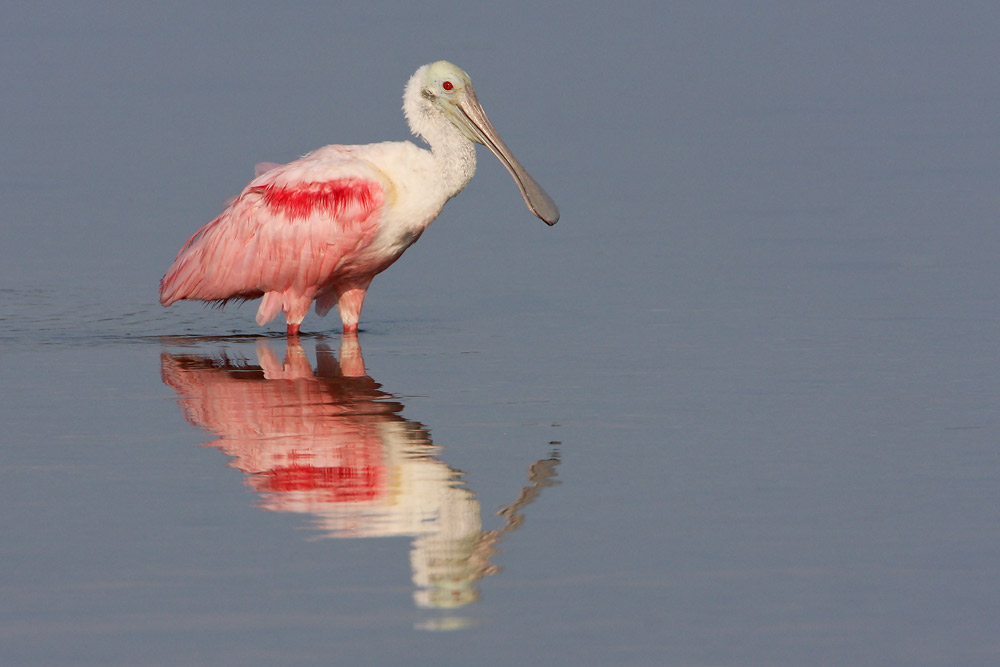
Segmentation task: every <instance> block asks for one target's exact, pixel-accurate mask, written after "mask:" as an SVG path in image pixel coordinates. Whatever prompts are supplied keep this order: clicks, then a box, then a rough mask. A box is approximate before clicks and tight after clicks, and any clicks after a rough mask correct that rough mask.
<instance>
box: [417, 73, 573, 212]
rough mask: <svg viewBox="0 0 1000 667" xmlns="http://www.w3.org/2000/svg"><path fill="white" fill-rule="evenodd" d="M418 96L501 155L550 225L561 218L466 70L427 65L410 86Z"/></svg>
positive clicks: (530, 204) (526, 198) (468, 135)
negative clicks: (493, 118) (489, 113)
mask: <svg viewBox="0 0 1000 667" xmlns="http://www.w3.org/2000/svg"><path fill="white" fill-rule="evenodd" d="M418 96H419V104H421V105H422V106H424V108H425V109H426V111H427V112H429V113H431V114H433V115H438V114H440V115H441V116H443V118H445V119H447V121H449V122H450V123H451V124H452V125H454V126H455V127H456V128H458V130H459V131H460V132H461V133H462V134H463V135H465V137H466V138H467V139H469V140H470V141H474V142H476V143H479V144H482V145H484V146H486V147H487V148H489V149H490V150H491V151H492V152H493V154H494V155H496V156H497V158H498V159H499V160H500V162H501V163H503V165H504V166H505V167H506V168H507V171H509V172H510V175H511V176H513V177H514V182H515V183H516V184H517V188H518V190H520V191H521V196H522V197H523V198H524V203H525V204H527V205H528V208H529V209H530V210H531V212H532V213H534V214H535V215H536V216H538V217H539V218H540V219H541V220H543V221H544V222H546V223H547V224H549V225H554V224H556V222H558V221H559V209H558V208H557V207H556V204H555V202H554V201H552V198H551V197H549V195H548V193H547V192H545V190H544V189H543V188H542V186H540V185H539V184H538V183H537V182H536V181H535V179H533V178H532V177H531V175H530V174H529V173H528V172H527V170H526V169H525V168H524V167H523V166H522V165H521V163H520V162H518V161H517V158H515V157H514V154H513V153H511V151H510V149H509V148H507V145H506V144H504V142H503V140H502V139H501V138H500V135H499V133H498V132H497V130H496V128H495V127H493V123H491V122H490V119H489V118H487V116H486V112H485V111H484V110H483V107H482V105H481V104H480V103H479V100H478V99H477V98H476V90H475V88H473V86H472V80H471V79H470V78H469V75H468V74H466V73H465V71H464V70H462V69H461V68H460V67H458V66H456V65H454V64H452V63H450V62H448V61H446V60H439V61H437V62H435V63H431V64H430V65H424V66H423V67H421V68H420V69H419V70H417V73H416V74H415V75H414V77H413V79H411V80H410V85H409V86H407V93H406V97H407V100H408V102H409V100H411V99H413V100H414V101H416V98H418ZM404 108H405V107H404ZM407 111H408V112H409V111H410V110H409V109H408V110H407Z"/></svg>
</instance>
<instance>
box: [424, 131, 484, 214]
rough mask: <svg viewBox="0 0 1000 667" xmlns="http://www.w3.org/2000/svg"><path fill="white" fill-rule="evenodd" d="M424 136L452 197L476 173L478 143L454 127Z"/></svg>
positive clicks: (446, 188) (449, 196)
mask: <svg viewBox="0 0 1000 667" xmlns="http://www.w3.org/2000/svg"><path fill="white" fill-rule="evenodd" d="M443 129H444V131H442V132H437V133H433V132H432V134H433V135H436V136H431V137H429V136H426V135H425V136H424V139H425V140H426V141H427V143H428V144H429V145H430V147H431V155H433V156H434V161H435V162H436V163H437V165H438V168H439V169H440V170H441V174H442V176H443V177H444V187H445V191H446V192H447V195H448V198H449V199H451V198H452V197H454V196H455V195H457V194H458V193H459V192H461V191H462V189H463V188H465V186H466V185H467V184H468V183H469V181H470V180H471V179H472V175H473V174H475V173H476V145H475V144H474V143H472V142H471V141H469V140H468V139H467V138H466V137H465V136H464V135H463V134H462V133H461V132H459V131H458V130H457V129H455V128H453V127H448V128H443Z"/></svg>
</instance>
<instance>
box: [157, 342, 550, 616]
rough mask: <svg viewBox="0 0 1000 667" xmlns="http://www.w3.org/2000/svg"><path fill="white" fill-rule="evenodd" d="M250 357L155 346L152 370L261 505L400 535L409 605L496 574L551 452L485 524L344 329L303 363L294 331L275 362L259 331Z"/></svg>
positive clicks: (454, 603)
mask: <svg viewBox="0 0 1000 667" xmlns="http://www.w3.org/2000/svg"><path fill="white" fill-rule="evenodd" d="M256 355H257V358H258V361H259V365H252V364H250V363H248V362H247V361H246V360H243V359H230V358H229V357H228V356H226V355H225V354H224V353H223V354H216V355H204V354H191V353H183V354H173V353H167V352H165V353H163V354H162V356H161V368H162V375H163V381H164V382H165V383H166V384H168V385H170V386H171V387H172V388H173V389H174V390H175V391H176V392H177V394H178V396H179V397H180V399H179V402H180V405H181V407H182V409H183V411H184V415H185V417H186V418H187V420H188V421H189V422H191V423H192V424H194V425H195V426H198V427H200V428H203V429H205V430H207V431H210V432H212V433H214V434H216V435H217V436H218V437H219V438H218V440H215V441H213V442H211V443H208V444H209V445H211V446H213V447H218V448H219V449H221V450H222V451H223V452H225V453H226V454H227V455H229V456H230V457H232V461H231V465H232V466H234V467H236V468H238V469H239V470H241V471H243V472H244V473H245V474H246V476H247V477H246V481H247V484H249V485H250V486H251V487H252V488H253V489H254V490H255V491H257V492H258V493H259V494H260V506H261V507H262V508H264V509H266V510H270V511H275V512H296V513H302V514H308V515H310V516H311V517H312V518H313V522H314V525H315V528H316V529H317V530H318V531H320V532H321V534H322V535H323V536H326V537H335V538H348V537H354V538H362V537H382V536H401V535H405V536H410V537H412V538H413V542H412V548H411V551H410V562H411V566H412V571H413V582H414V585H415V592H414V599H415V601H416V603H417V605H418V606H421V607H433V608H442V609H443V608H454V607H460V606H463V605H466V604H469V603H470V602H473V601H475V600H477V599H478V598H479V591H478V588H477V586H476V583H477V582H478V580H479V579H481V578H482V577H484V576H486V575H489V574H495V573H496V572H498V571H499V570H498V568H497V567H496V566H494V565H493V564H492V562H491V558H492V557H493V555H494V554H495V553H496V550H497V543H498V542H499V540H500V539H501V538H502V537H503V535H504V534H505V533H506V532H508V531H511V530H514V529H516V528H517V527H518V525H520V522H521V520H522V515H521V510H522V509H523V508H524V507H525V506H526V505H528V504H529V503H531V502H532V501H533V500H534V499H535V498H536V497H537V496H538V494H539V492H540V490H541V489H542V488H544V487H546V486H551V485H553V484H556V483H557V482H556V481H555V469H556V466H557V465H558V463H559V459H558V454H557V452H555V451H553V452H552V453H551V454H550V455H549V457H548V458H546V459H542V460H539V461H536V462H535V463H534V464H532V465H531V466H530V470H529V477H528V483H527V485H526V486H524V488H522V490H521V492H520V495H519V496H518V498H517V499H516V500H515V501H514V502H513V503H511V504H510V505H508V506H507V507H505V508H504V509H502V510H500V512H499V515H500V516H501V517H502V519H503V524H502V526H501V527H500V528H499V529H496V530H491V531H484V530H483V526H482V521H481V519H480V504H479V501H478V500H477V499H476V495H475V493H473V492H472V491H470V490H469V489H467V488H466V487H465V486H464V485H463V484H462V482H461V474H460V473H459V472H458V471H456V470H453V469H451V468H449V467H448V466H447V465H445V464H444V463H442V462H441V461H440V460H439V459H438V458H437V456H436V455H437V454H439V453H440V448H439V447H436V446H434V445H433V444H432V442H431V437H430V433H429V432H428V430H427V429H426V428H424V426H423V425H421V424H419V423H417V422H414V421H411V420H408V419H406V418H404V417H403V416H402V415H401V414H400V413H401V412H402V410H403V404H402V403H400V402H399V401H398V400H395V399H394V397H393V396H392V395H390V394H388V393H386V392H384V391H382V389H381V385H379V384H378V383H377V382H375V381H374V380H372V379H371V378H370V377H368V375H366V373H365V366H364V360H363V359H362V357H361V348H360V346H359V344H358V339H357V337H355V336H345V337H344V338H343V341H342V343H341V346H340V354H339V359H338V358H337V356H336V355H334V353H333V351H332V350H331V349H330V348H329V347H328V346H327V345H326V344H324V343H320V344H318V345H317V346H316V360H317V364H316V367H317V370H316V371H315V372H314V371H313V368H312V366H311V364H310V362H309V359H308V357H307V355H306V352H305V350H303V348H302V346H301V345H300V344H299V342H298V341H297V340H295V339H292V340H290V341H289V343H288V347H287V349H286V352H285V358H284V360H283V361H282V360H281V359H279V357H278V356H277V355H276V354H275V352H274V349H273V348H272V347H271V344H270V343H269V342H268V341H267V340H265V339H259V340H257V342H256Z"/></svg>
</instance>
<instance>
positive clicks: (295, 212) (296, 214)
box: [251, 179, 381, 220]
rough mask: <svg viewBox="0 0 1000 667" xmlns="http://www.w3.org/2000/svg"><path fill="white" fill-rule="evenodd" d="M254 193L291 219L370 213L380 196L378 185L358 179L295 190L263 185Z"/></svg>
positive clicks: (296, 186) (315, 184)
mask: <svg viewBox="0 0 1000 667" xmlns="http://www.w3.org/2000/svg"><path fill="white" fill-rule="evenodd" d="M251 192H254V193H259V194H261V195H263V198H264V203H265V204H267V205H268V206H269V207H270V208H271V209H273V210H274V211H276V212H280V213H283V214H284V215H285V216H286V217H288V218H290V219H292V220H295V219H298V218H306V217H309V216H310V215H312V214H313V213H323V214H326V215H331V216H336V215H340V214H342V213H343V212H344V211H347V210H349V209H359V210H362V211H371V210H372V209H373V208H374V207H375V206H376V205H377V204H376V202H377V201H378V199H380V195H381V190H380V189H379V188H378V186H377V185H374V184H373V183H370V182H368V181H361V180H356V179H345V180H337V181H325V182H321V183H298V184H296V185H295V186H292V187H288V186H277V185H264V186H260V187H256V188H253V189H252V190H251Z"/></svg>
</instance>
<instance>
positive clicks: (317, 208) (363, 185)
mask: <svg viewBox="0 0 1000 667" xmlns="http://www.w3.org/2000/svg"><path fill="white" fill-rule="evenodd" d="M403 112H404V114H405V116H406V119H407V121H408V122H409V125H410V129H411V130H412V132H413V134H415V135H416V136H418V137H420V138H422V139H423V140H424V141H426V142H427V144H428V146H429V147H430V150H427V149H425V148H419V147H417V146H416V145H414V144H413V143H411V142H409V141H399V142H384V143H377V144H367V145H361V146H339V145H333V146H326V147H324V148H320V149H318V150H315V151H313V152H311V153H309V154H307V155H305V156H303V157H302V158H300V159H298V160H295V161H294V162H290V163H288V164H284V165H278V164H273V163H261V164H260V165H258V169H257V172H258V173H257V177H256V178H255V179H254V180H252V181H251V182H250V184H249V185H247V186H246V188H244V189H243V191H242V192H241V193H240V194H239V195H238V196H237V197H235V198H234V199H233V200H232V201H231V202H230V203H229V204H228V205H227V207H226V209H225V210H224V211H223V212H222V214H221V215H219V217H217V218H216V219H215V220H213V221H212V222H210V223H208V224H207V225H205V226H204V227H202V228H201V229H200V230H198V232H197V233H196V234H195V235H194V236H192V237H191V238H190V239H189V240H188V242H187V243H185V244H184V247H182V248H181V250H180V252H179V253H178V254H177V258H176V259H175V260H174V263H173V264H172V265H171V267H170V268H169V269H168V270H167V273H166V275H165V276H164V277H163V280H161V281H160V303H162V304H163V305H164V306H169V305H170V304H172V303H174V302H176V301H180V300H182V299H194V300H201V301H212V302H216V303H218V304H225V303H226V302H228V301H230V300H233V299H235V300H243V301H246V300H250V299H256V298H258V297H263V298H262V299H261V302H260V307H259V308H258V310H257V323H258V324H260V325H263V324H265V323H267V322H269V321H271V320H272V319H273V318H274V317H275V316H276V315H277V314H278V313H279V312H284V314H285V320H286V321H287V323H288V335H289V336H295V335H298V332H299V326H300V324H301V322H302V319H303V318H304V317H305V316H306V313H307V312H308V310H309V306H310V304H311V303H312V302H313V301H315V302H316V313H317V314H318V315H320V316H321V317H322V316H323V315H326V314H327V313H328V312H329V311H330V309H331V308H333V307H334V306H337V308H338V309H339V310H340V319H341V321H342V322H343V325H344V333H353V332H356V331H357V329H358V318H359V316H360V314H361V306H362V304H363V303H364V300H365V293H366V292H367V291H368V286H369V284H370V283H371V281H372V278H374V277H375V275H376V274H378V273H380V272H382V271H384V270H385V269H387V268H388V267H389V266H390V265H391V264H392V263H393V262H395V261H396V260H397V259H399V256H400V255H402V254H403V251H404V250H406V249H407V248H408V247H410V246H411V245H412V244H413V243H414V242H415V241H416V240H417V239H418V238H420V234H421V233H423V231H424V229H426V228H427V225H429V224H430V223H431V221H432V220H434V218H436V217H437V215H438V213H440V212H441V208H442V207H443V206H444V205H445V203H446V202H447V201H448V200H449V199H451V198H452V197H454V196H455V195H457V194H458V193H459V192H461V191H462V189H463V188H464V187H465V186H466V184H467V183H468V182H469V180H470V179H471V178H472V174H473V173H474V172H475V170H476V151H475V143H480V144H484V145H485V146H486V147H487V148H489V149H490V150H491V151H492V152H493V153H494V154H495V155H496V156H497V158H499V159H500V161H501V162H502V163H503V164H504V166H505V167H506V168H507V170H508V171H509V172H510V174H511V176H513V177H514V181H515V182H516V183H517V187H518V189H519V190H520V191H521V195H522V197H524V201H525V203H526V204H527V205H528V208H529V209H530V210H531V212H532V213H534V214H535V215H536V216H538V217H539V218H541V219H542V220H543V221H545V222H546V223H548V224H549V225H554V224H555V223H556V222H557V221H558V220H559V210H558V209H557V208H556V205H555V203H554V202H553V201H552V199H551V198H550V197H549V195H548V194H547V193H546V192H545V190H543V189H542V187H541V186H540V185H538V183H536V182H535V180H534V179H533V178H532V177H531V176H530V175H529V174H528V172H527V171H525V169H524V167H522V166H521V164H520V163H519V162H518V161H517V159H515V158H514V156H513V154H511V152H510V150H509V149H508V148H507V146H506V145H505V144H504V143H503V141H502V140H501V139H500V136H499V135H498V134H497V131H496V129H495V128H494V127H493V125H492V123H490V121H489V119H488V118H487V117H486V113H485V112H484V111H483V108H482V106H480V104H479V101H478V100H477V99H476V93H475V90H474V89H473V87H472V81H470V80H469V75H468V74H466V73H465V72H464V71H462V70H461V69H459V68H458V67H456V66H455V65H453V64H451V63H449V62H445V61H438V62H436V63H432V64H430V65H424V66H423V67H421V68H420V69H418V70H417V71H416V73H415V74H414V75H413V77H411V78H410V81H409V83H407V85H406V90H405V92H404V94H403Z"/></svg>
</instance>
